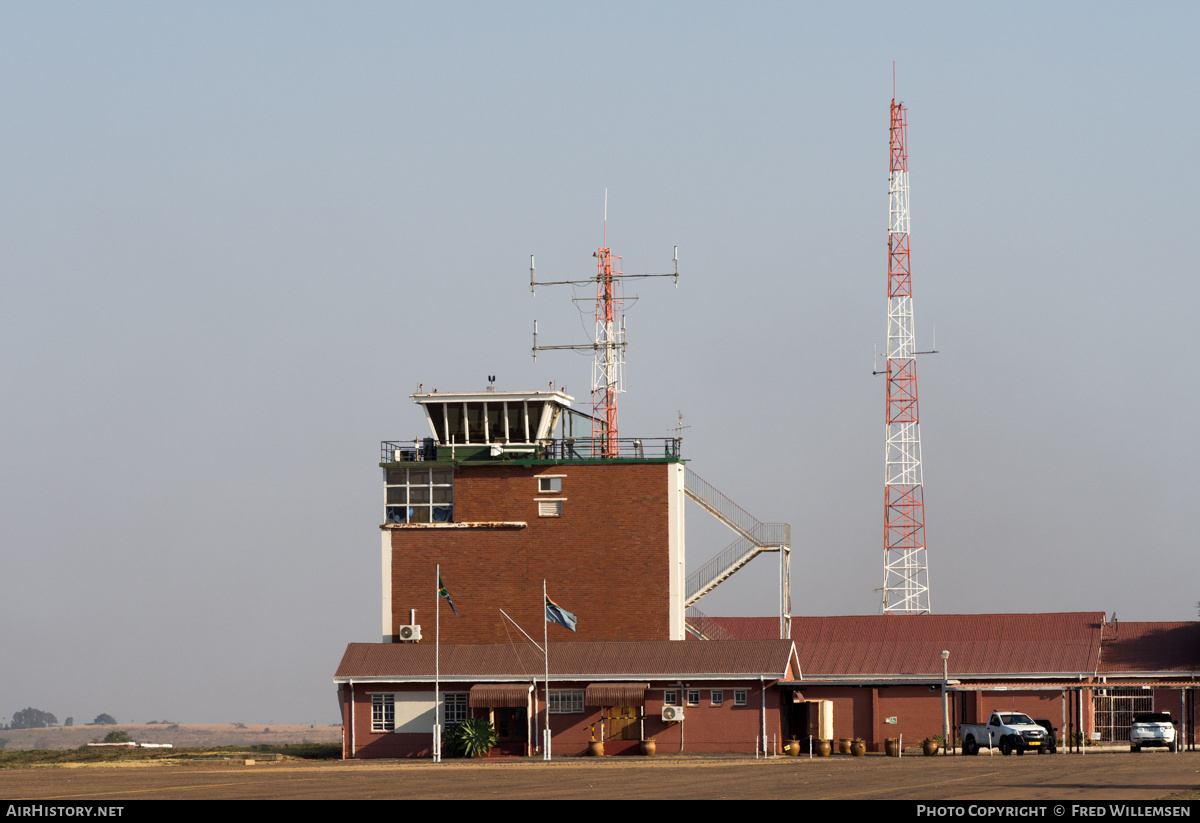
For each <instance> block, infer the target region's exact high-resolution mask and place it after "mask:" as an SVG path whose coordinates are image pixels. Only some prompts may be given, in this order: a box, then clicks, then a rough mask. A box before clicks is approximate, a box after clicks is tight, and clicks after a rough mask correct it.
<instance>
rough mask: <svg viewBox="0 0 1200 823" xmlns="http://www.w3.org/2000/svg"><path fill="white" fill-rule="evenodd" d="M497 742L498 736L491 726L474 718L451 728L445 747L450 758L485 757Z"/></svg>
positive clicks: (447, 734)
mask: <svg viewBox="0 0 1200 823" xmlns="http://www.w3.org/2000/svg"><path fill="white" fill-rule="evenodd" d="M499 742H500V736H499V735H498V734H496V730H495V729H494V728H492V724H491V723H489V722H488V721H486V720H483V719H482V718H477V717H476V718H472V719H470V720H464V721H463V722H462V723H459V724H458V725H457V726H451V727H450V730H449V731H448V732H447V733H446V741H445V745H446V747H447V748H448V749H449V750H450V754H451V756H452V757H485V756H487V753H488V752H490V751H491V750H492V747H493V746H495V745H496V744H497V743H499Z"/></svg>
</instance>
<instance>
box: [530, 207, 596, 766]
mask: <svg viewBox="0 0 1200 823" xmlns="http://www.w3.org/2000/svg"><path fill="white" fill-rule="evenodd" d="M604 199H605V205H606V206H607V203H608V192H607V190H606V191H605V196H604ZM541 613H542V644H543V645H542V648H543V649H544V651H543V653H542V659H543V660H545V661H546V732H545V734H544V735H543V737H545V740H544V741H543V743H542V747H543V748H544V749H545V752H544V753H543V754H542V757H543V759H545V760H549V759H550V628H549V624H548V622H547V621H546V578H544V577H543V578H542V606H541Z"/></svg>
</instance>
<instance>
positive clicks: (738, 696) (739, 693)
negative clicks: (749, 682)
mask: <svg viewBox="0 0 1200 823" xmlns="http://www.w3.org/2000/svg"><path fill="white" fill-rule="evenodd" d="M733 705H735V706H745V705H746V690H745V689H734V690H733Z"/></svg>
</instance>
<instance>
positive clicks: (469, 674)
mask: <svg viewBox="0 0 1200 823" xmlns="http://www.w3.org/2000/svg"><path fill="white" fill-rule="evenodd" d="M795 662H796V658H795V653H794V650H793V648H792V642H791V641H790V640H752V641H743V640H713V641H708V642H705V643H686V642H682V641H668V640H664V641H650V642H628V643H624V642H612V643H590V642H588V643H585V642H579V643H559V644H551V646H550V673H551V675H552V676H553V677H556V678H558V679H560V680H562V679H580V680H634V679H636V680H651V679H656V678H661V677H665V676H671V675H690V676H702V675H711V676H713V677H731V678H737V677H755V678H757V677H760V676H763V677H767V678H770V679H774V680H778V679H782V678H787V677H797V676H799V672H798V671H797V670H796V665H795ZM439 668H440V674H441V677H442V678H443V679H447V680H450V679H459V680H464V679H470V678H480V679H483V678H486V679H489V680H504V679H510V680H513V679H519V680H527V679H530V678H536V677H540V676H542V675H543V672H544V671H545V663H544V662H543V659H542V654H541V652H539V651H538V650H537V649H535V648H533V647H532V646H531V645H529V644H528V643H523V644H521V645H517V644H507V643H497V644H477V645H476V644H472V645H459V644H456V645H444V646H442V648H441V660H440V667H439ZM433 672H434V647H433V644H432V643H351V644H350V645H349V646H347V647H346V653H345V654H344V655H343V656H342V662H341V663H340V664H339V665H338V669H337V673H336V674H335V675H334V677H335V679H336V680H350V679H354V680H365V679H373V680H383V679H387V678H397V679H414V680H423V679H428V680H432V679H433Z"/></svg>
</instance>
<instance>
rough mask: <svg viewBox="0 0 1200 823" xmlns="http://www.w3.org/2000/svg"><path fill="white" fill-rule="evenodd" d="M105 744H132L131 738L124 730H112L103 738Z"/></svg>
mask: <svg viewBox="0 0 1200 823" xmlns="http://www.w3.org/2000/svg"><path fill="white" fill-rule="evenodd" d="M104 742H105V743H132V742H133V738H132V737H130V736H129V732H127V731H125V730H124V729H113V730H112V731H111V732H109V733H108V734H106V735H105V736H104Z"/></svg>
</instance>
